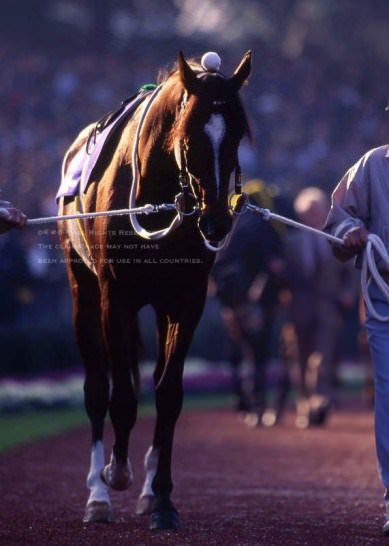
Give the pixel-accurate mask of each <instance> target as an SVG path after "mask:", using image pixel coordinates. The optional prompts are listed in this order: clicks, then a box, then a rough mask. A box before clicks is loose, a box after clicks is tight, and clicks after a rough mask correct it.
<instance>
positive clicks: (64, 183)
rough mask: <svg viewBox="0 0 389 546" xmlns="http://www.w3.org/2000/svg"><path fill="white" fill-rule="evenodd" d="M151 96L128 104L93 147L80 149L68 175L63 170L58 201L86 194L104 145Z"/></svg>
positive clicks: (97, 137) (144, 95)
mask: <svg viewBox="0 0 389 546" xmlns="http://www.w3.org/2000/svg"><path fill="white" fill-rule="evenodd" d="M149 94H150V92H141V93H140V94H139V95H137V96H136V97H135V98H134V99H133V100H131V101H130V102H129V103H128V104H126V105H125V107H124V109H123V111H122V112H120V114H119V115H118V116H115V119H114V121H113V122H112V123H111V124H109V125H108V126H107V127H105V128H104V129H103V130H102V131H101V132H100V133H97V134H96V138H95V139H93V147H92V145H91V143H89V144H88V143H87V144H85V145H84V146H82V147H81V148H80V150H79V151H78V152H77V154H76V155H75V156H74V157H73V159H72V160H71V162H70V163H69V165H68V168H67V171H66V173H65V172H64V169H62V177H61V184H60V187H59V189H58V192H57V195H56V199H57V200H58V199H59V198H60V197H74V196H76V195H79V194H80V193H81V194H82V193H84V192H85V190H86V188H87V186H88V183H89V180H90V176H91V174H92V171H93V169H94V167H95V166H96V163H97V161H98V159H99V157H100V154H101V152H102V150H103V148H104V145H105V144H106V143H107V142H108V140H109V138H110V136H111V135H112V134H113V132H114V130H115V128H116V127H117V126H118V125H119V124H120V123H121V122H122V121H123V119H124V118H126V117H128V116H130V115H131V114H132V113H133V112H134V111H135V110H136V108H137V107H138V106H139V104H140V103H141V102H143V101H144V99H145V98H146V97H147V96H148V95H149Z"/></svg>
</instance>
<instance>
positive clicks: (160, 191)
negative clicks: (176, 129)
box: [138, 92, 178, 202]
mask: <svg viewBox="0 0 389 546" xmlns="http://www.w3.org/2000/svg"><path fill="white" fill-rule="evenodd" d="M161 95H162V96H161V97H158V99H157V100H156V103H155V105H153V107H152V108H151V109H150V112H149V115H148V117H147V119H146V122H145V125H144V127H143V128H142V136H141V139H140V142H139V153H138V157H139V159H140V181H139V192H138V196H139V197H140V199H144V200H145V201H152V199H154V202H156V201H155V200H156V198H159V199H168V198H170V199H172V198H173V197H174V195H175V194H176V193H177V189H178V167H177V164H176V161H175V159H174V154H173V152H171V151H169V147H168V139H169V134H170V132H171V130H172V127H173V124H174V122H175V115H176V107H175V106H173V105H172V106H171V107H170V108H169V107H166V106H165V107H162V105H163V102H162V101H163V100H164V95H163V92H161Z"/></svg>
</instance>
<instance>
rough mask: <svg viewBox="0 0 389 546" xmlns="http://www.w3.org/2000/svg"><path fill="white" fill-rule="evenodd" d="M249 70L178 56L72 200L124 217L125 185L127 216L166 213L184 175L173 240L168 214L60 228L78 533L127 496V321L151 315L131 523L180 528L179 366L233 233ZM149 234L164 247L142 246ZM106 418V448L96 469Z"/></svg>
mask: <svg viewBox="0 0 389 546" xmlns="http://www.w3.org/2000/svg"><path fill="white" fill-rule="evenodd" d="M250 70H251V52H250V51H249V52H247V53H246V54H245V55H244V57H243V59H242V60H241V62H240V64H239V65H238V67H237V69H236V70H235V72H234V74H233V75H232V77H225V76H224V75H222V74H221V73H220V71H219V70H217V69H207V67H204V66H201V65H200V64H198V63H196V62H194V61H189V62H187V61H186V60H185V58H184V56H183V54H182V53H180V54H179V56H178V61H177V65H176V67H175V68H174V70H173V71H172V72H171V73H169V74H168V75H167V76H166V77H165V78H164V79H163V81H162V82H161V83H160V86H159V89H158V93H157V94H156V95H155V96H154V98H153V102H152V103H151V102H150V101H151V99H148V98H147V99H146V100H145V101H144V102H143V103H142V104H141V105H140V106H139V107H138V108H137V110H136V112H135V114H134V115H133V116H132V117H131V118H130V119H128V120H126V121H125V123H123V124H122V125H121V126H120V127H119V128H118V129H117V130H116V132H115V134H114V137H113V138H112V139H111V140H110V142H109V144H107V146H106V147H105V148H104V149H103V151H102V153H101V156H100V158H99V160H98V162H97V164H96V166H95V168H94V169H93V172H92V175H91V179H90V183H89V184H88V186H87V188H86V191H85V193H84V194H83V195H82V196H81V200H82V203H83V209H84V212H95V211H105V210H114V209H120V208H127V207H128V203H129V199H130V197H131V195H132V194H131V188H132V189H133V190H134V184H135V180H134V176H135V178H136V179H137V180H136V182H137V187H136V188H135V190H134V191H135V193H136V195H135V197H134V196H133V200H134V199H135V198H136V204H137V205H144V204H146V203H172V202H174V201H175V197H176V196H177V194H178V193H179V192H180V189H181V188H180V181H181V182H182V180H181V179H182V176H183V173H184V174H186V175H187V177H188V185H187V188H186V192H184V193H185V196H184V197H185V200H186V203H188V202H190V203H192V204H193V203H197V204H198V207H195V208H193V211H192V212H195V213H194V214H188V215H186V214H181V215H180V217H179V222H177V225H176V226H174V227H175V229H169V230H168V231H167V232H166V231H164V229H163V226H166V224H168V225H169V226H171V225H172V224H174V222H175V219H176V216H175V212H172V211H162V212H160V213H159V214H155V215H149V216H146V217H144V218H142V219H141V220H138V219H136V220H135V219H134V218H131V219H129V218H128V216H125V217H124V216H121V217H109V218H101V217H100V218H94V219H89V220H85V221H83V222H82V223H80V222H76V221H71V220H69V221H65V222H64V223H63V225H61V228H60V237H61V243H62V247H63V251H64V254H65V261H66V263H67V272H68V277H69V282H70V286H71V292H72V298H73V322H74V328H75V333H76V338H77V342H78V345H79V348H80V352H81V355H82V359H83V362H84V365H85V373H86V377H85V384H84V392H85V406H86V411H87V414H88V417H89V419H90V422H91V428H92V449H91V461H90V469H89V473H88V478H87V486H88V488H89V491H90V494H89V498H88V501H87V505H86V510H85V516H84V521H85V522H109V521H112V520H113V513H112V507H111V501H110V489H111V490H117V491H119V490H124V489H127V488H128V487H129V486H130V484H131V482H132V480H133V472H132V468H131V463H130V461H129V458H128V444H129V436H130V432H131V430H132V428H133V426H134V424H135V421H136V416H137V405H138V400H137V388H136V383H137V378H138V356H139V341H140V340H139V332H138V326H137V313H138V311H139V310H140V309H141V308H142V307H143V306H145V305H151V306H152V307H153V308H154V310H155V313H156V322H157V340H158V341H157V343H158V358H157V363H156V368H155V372H154V382H155V400H156V412H157V418H156V425H155V430H154V437H153V440H152V445H151V446H150V448H149V450H148V452H147V453H146V456H145V471H146V478H145V482H144V486H143V490H142V493H141V495H140V498H139V500H138V505H137V513H138V514H146V513H149V514H151V525H150V528H151V529H177V528H179V518H178V513H177V510H176V508H175V507H174V505H173V503H172V501H171V498H170V497H171V492H172V489H173V483H172V477H171V457H172V448H173V436H174V429H175V424H176V421H177V419H178V417H179V414H180V411H181V408H182V402H183V387H182V379H183V369H184V361H185V358H186V355H187V352H188V349H189V345H190V342H191V340H192V336H193V333H194V331H195V328H196V326H197V324H198V321H199V319H200V317H201V314H202V311H203V307H204V303H205V298H206V292H207V279H208V274H209V272H210V269H211V267H212V264H213V261H214V255H215V254H214V253H213V252H212V251H211V250H210V248H211V249H212V245H217V244H218V242H220V241H222V240H223V239H224V238H225V237H226V235H227V234H228V233H229V231H230V230H231V226H232V218H231V211H230V209H229V205H228V193H229V181H230V176H231V173H232V172H233V170H234V169H235V168H236V167H237V166H238V147H239V143H240V141H241V139H242V138H243V136H244V135H249V134H250V131H249V126H248V122H247V117H246V114H245V111H244V109H243V106H242V103H241V100H240V97H239V89H240V88H241V86H242V85H243V83H244V82H245V81H246V80H247V78H248V76H249V74H250ZM146 108H148V111H147V115H144V114H145V109H146ZM92 132H93V126H89V127H87V128H86V129H84V130H83V131H82V132H81V133H80V135H79V136H78V138H77V139H76V140H75V142H74V143H73V144H72V146H71V147H70V149H69V151H68V152H67V154H66V156H65V160H64V172H65V173H66V170H67V169H68V167H69V162H70V161H71V159H72V157H74V155H75V154H76V153H77V152H78V151H79V150H80V149H81V148H82V147H83V146H86V144H87V141H88V140H89V139H90V136H91V134H92ZM134 149H135V153H134ZM134 173H135V174H134ZM181 186H182V184H181ZM188 188H189V189H188ZM181 197H182V195H181ZM76 201H77V199H75V198H72V197H65V198H61V200H60V206H59V209H60V210H59V213H60V214H72V213H74V212H75V211H77V204H76ZM130 202H131V200H130ZM185 210H188V209H187V208H186V209H185ZM130 220H131V223H130ZM80 228H81V229H80ZM132 228H134V230H133V229H132ZM148 230H154V231H152V232H150V231H148ZM138 233H139V234H140V236H139V235H138ZM150 233H152V234H155V233H159V234H161V233H162V234H166V236H165V237H162V236H161V237H155V238H154V236H150V237H147V234H150ZM143 236H145V237H146V238H148V240H145V239H144V238H142V237H143ZM107 412H109V415H110V418H111V421H112V425H113V430H114V437H115V439H114V445H113V448H112V454H111V458H110V461H109V463H108V464H107V465H105V461H104V447H103V430H104V421H105V418H106V415H107Z"/></svg>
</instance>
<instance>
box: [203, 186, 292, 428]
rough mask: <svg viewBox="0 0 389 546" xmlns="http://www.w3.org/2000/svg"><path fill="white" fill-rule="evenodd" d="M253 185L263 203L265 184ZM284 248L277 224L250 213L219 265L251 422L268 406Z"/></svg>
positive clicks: (233, 357)
mask: <svg viewBox="0 0 389 546" xmlns="http://www.w3.org/2000/svg"><path fill="white" fill-rule="evenodd" d="M250 184H251V197H250V199H251V200H252V202H253V203H254V204H260V205H261V206H263V204H264V203H263V194H264V192H265V191H266V190H265V188H264V186H263V184H261V183H260V182H257V183H256V184H254V185H253V183H252V182H251V183H250ZM253 189H254V191H252V190H253ZM266 195H267V194H266ZM281 248H282V245H281V238H280V235H279V233H278V232H277V231H276V229H275V228H274V227H273V225H272V224H271V223H270V222H267V221H265V220H262V219H261V218H260V217H259V216H257V215H254V214H252V213H250V212H247V213H245V214H243V215H242V216H240V217H239V219H238V220H237V223H236V225H235V227H234V230H233V233H232V236H231V240H230V242H229V245H228V246H227V247H226V249H225V250H224V251H222V252H221V253H220V254H219V257H218V259H217V261H216V263H215V266H214V269H213V279H214V281H215V283H216V286H217V295H218V297H219V299H220V302H221V305H222V312H221V314H222V319H223V322H224V325H225V328H226V331H227V335H228V338H229V345H230V356H229V360H230V362H231V366H232V372H233V388H234V393H235V396H236V399H237V404H236V407H237V410H239V411H244V412H250V413H251V414H252V418H253V421H252V423H251V424H259V423H260V422H261V419H262V415H263V414H264V412H265V410H266V405H267V400H266V386H267V385H266V363H267V361H268V359H269V356H270V355H271V349H272V326H273V316H274V311H275V308H276V305H277V301H278V291H279V278H278V277H279V273H280V272H281V270H282V267H283V262H282V251H281ZM246 359H247V360H249V361H250V362H252V364H253V366H252V373H251V374H250V377H249V378H248V381H247V380H246V381H245V379H244V378H243V377H242V369H241V368H242V362H243V360H246ZM254 421H255V422H254Z"/></svg>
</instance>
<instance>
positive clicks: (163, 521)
mask: <svg viewBox="0 0 389 546" xmlns="http://www.w3.org/2000/svg"><path fill="white" fill-rule="evenodd" d="M180 527H181V526H180V520H179V518H178V513H177V510H175V509H174V508H173V509H169V510H154V512H153V513H152V514H151V522H150V530H151V531H162V530H168V529H169V530H171V531H178V529H180Z"/></svg>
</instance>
